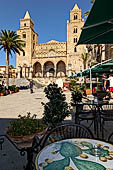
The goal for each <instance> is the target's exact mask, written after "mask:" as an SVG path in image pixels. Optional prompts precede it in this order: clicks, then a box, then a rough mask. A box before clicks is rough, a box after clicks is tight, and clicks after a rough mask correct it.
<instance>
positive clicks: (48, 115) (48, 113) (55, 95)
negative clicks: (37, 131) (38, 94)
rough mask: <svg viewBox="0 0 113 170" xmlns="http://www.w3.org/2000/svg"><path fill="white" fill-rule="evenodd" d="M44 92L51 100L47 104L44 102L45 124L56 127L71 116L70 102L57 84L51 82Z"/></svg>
mask: <svg viewBox="0 0 113 170" xmlns="http://www.w3.org/2000/svg"><path fill="white" fill-rule="evenodd" d="M44 92H45V94H46V97H47V98H48V100H49V101H48V102H47V103H46V104H44V103H42V104H43V105H44V113H43V116H44V117H43V120H44V122H45V124H48V125H50V126H52V127H54V126H56V125H58V124H60V123H61V122H62V121H63V120H64V119H65V117H66V116H69V110H68V104H67V102H66V97H65V94H63V91H62V90H61V88H59V87H58V86H57V84H55V83H53V84H49V85H48V86H47V87H46V88H45V89H44Z"/></svg>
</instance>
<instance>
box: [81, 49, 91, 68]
mask: <svg viewBox="0 0 113 170" xmlns="http://www.w3.org/2000/svg"><path fill="white" fill-rule="evenodd" d="M89 56H90V54H89V53H85V52H84V53H82V60H83V65H84V70H85V69H86V63H87V60H88V58H89Z"/></svg>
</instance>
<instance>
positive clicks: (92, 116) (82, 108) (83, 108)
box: [75, 104, 96, 133]
mask: <svg viewBox="0 0 113 170" xmlns="http://www.w3.org/2000/svg"><path fill="white" fill-rule="evenodd" d="M85 120H86V121H87V123H88V121H91V123H90V124H88V128H90V127H91V126H92V125H94V132H95V133H96V109H95V107H94V106H92V105H89V104H79V105H78V106H77V109H76V122H75V123H78V124H81V122H82V121H85Z"/></svg>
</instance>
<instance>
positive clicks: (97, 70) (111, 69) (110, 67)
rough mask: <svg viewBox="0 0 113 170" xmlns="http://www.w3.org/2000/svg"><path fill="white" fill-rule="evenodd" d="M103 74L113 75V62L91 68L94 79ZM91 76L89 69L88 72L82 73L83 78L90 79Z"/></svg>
mask: <svg viewBox="0 0 113 170" xmlns="http://www.w3.org/2000/svg"><path fill="white" fill-rule="evenodd" d="M103 73H106V74H111V73H113V62H108V63H104V64H100V65H97V66H93V67H92V68H91V74H92V77H93V76H94V77H95V75H96V76H98V77H99V76H101V75H102V74H103ZM89 74H90V69H87V70H85V71H83V72H82V75H83V76H88V77H89Z"/></svg>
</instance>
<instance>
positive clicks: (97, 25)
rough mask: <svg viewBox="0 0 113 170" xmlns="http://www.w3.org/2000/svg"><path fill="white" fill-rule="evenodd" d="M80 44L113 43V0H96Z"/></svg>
mask: <svg viewBox="0 0 113 170" xmlns="http://www.w3.org/2000/svg"><path fill="white" fill-rule="evenodd" d="M79 44H113V0H95V3H94V5H93V6H92V9H91V11H90V14H89V16H88V18H87V20H86V22H85V24H84V27H83V30H82V33H81V36H80V38H79V41H78V43H77V45H79Z"/></svg>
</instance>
